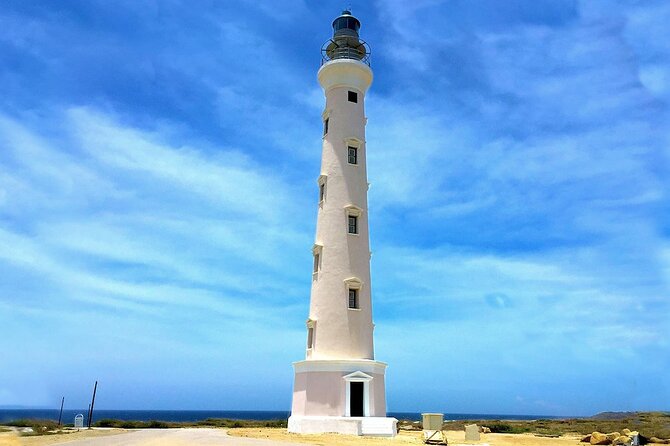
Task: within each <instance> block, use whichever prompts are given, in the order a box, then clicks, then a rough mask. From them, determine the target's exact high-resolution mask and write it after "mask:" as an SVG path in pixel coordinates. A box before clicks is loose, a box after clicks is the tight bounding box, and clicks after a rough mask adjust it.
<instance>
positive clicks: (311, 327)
mask: <svg viewBox="0 0 670 446" xmlns="http://www.w3.org/2000/svg"><path fill="white" fill-rule="evenodd" d="M315 333H316V321H315V320H314V319H307V350H308V351H307V357H310V356H311V352H310V351H309V350H311V349H312V348H314V335H315Z"/></svg>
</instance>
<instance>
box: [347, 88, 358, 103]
mask: <svg viewBox="0 0 670 446" xmlns="http://www.w3.org/2000/svg"><path fill="white" fill-rule="evenodd" d="M349 102H354V103H357V102H358V93H356V92H355V91H349Z"/></svg>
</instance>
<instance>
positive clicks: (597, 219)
mask: <svg viewBox="0 0 670 446" xmlns="http://www.w3.org/2000/svg"><path fill="white" fill-rule="evenodd" d="M352 6H353V7H354V12H355V13H356V14H357V15H359V16H360V17H361V19H362V21H363V29H362V33H363V37H364V38H365V39H366V40H368V41H369V42H370V43H371V45H372V47H373V69H374V70H375V82H374V85H373V87H372V89H371V90H370V93H369V94H368V96H367V99H366V108H367V109H366V114H367V116H368V118H369V122H368V126H367V135H366V137H367V149H368V160H369V166H368V172H369V180H370V182H371V183H372V186H371V188H370V199H369V202H370V222H371V225H372V227H371V234H372V237H373V238H372V245H373V250H374V256H373V257H372V262H373V277H374V283H373V290H374V299H375V300H374V307H375V319H376V322H377V328H376V341H377V356H378V357H379V359H381V360H385V361H388V362H389V363H390V365H391V367H390V368H389V380H388V382H389V388H388V394H389V395H388V398H389V403H390V408H391V409H395V410H422V411H425V410H436V411H447V412H455V411H462V412H498V413H500V412H510V413H520V412H527V413H529V412H532V413H556V414H589V413H591V412H595V411H599V410H612V409H646V408H655V407H654V406H657V405H658V404H659V403H658V401H661V400H662V399H663V398H662V397H664V396H665V395H666V394H667V389H669V388H670V383H668V382H667V379H666V378H664V376H665V375H667V374H666V373H664V370H665V368H667V364H668V361H670V356H669V352H670V346H669V345H668V341H667V339H668V338H669V337H670V332H668V330H669V329H668V327H670V319H669V318H670V308H669V307H668V303H667V302H668V301H667V298H668V295H669V294H670V260H669V259H670V255H669V254H668V252H669V248H668V246H670V245H669V242H668V234H669V231H668V219H667V214H668V209H670V206H669V205H668V203H669V202H668V196H667V190H668V187H669V186H670V184H669V183H668V181H669V180H668V178H670V175H668V156H670V152H669V151H668V147H670V145H669V144H668V143H669V142H670V139H669V138H668V136H669V132H668V124H667V123H668V122H669V121H668V90H667V88H666V87H667V85H666V84H667V82H665V80H666V79H667V78H668V76H667V71H668V70H667V67H668V66H670V54H669V53H668V49H667V45H664V42H667V38H666V34H667V32H666V23H667V21H668V16H669V15H670V9H668V5H667V4H666V2H663V1H648V2H644V3H640V2H622V3H621V4H619V5H618V7H617V8H612V7H611V5H607V4H604V3H603V4H601V3H595V2H579V1H574V2H572V1H569V2H555V1H549V0H547V1H540V2H537V1H533V2H530V1H524V0H514V1H509V2H507V1H506V2H496V1H488V0H482V1H478V2H463V1H439V0H428V1H415V2H413V3H412V4H407V3H406V2H399V1H397V0H384V1H381V0H380V1H377V2H374V3H370V2H367V3H365V2H359V3H355V4H354V5H352ZM340 8H341V5H338V4H335V3H333V2H330V3H327V5H326V6H324V5H319V6H318V7H316V6H314V5H310V4H309V3H307V2H304V1H295V2H291V3H289V4H287V5H283V6H282V8H281V11H278V10H277V5H275V4H274V3H272V4H271V3H270V2H260V3H259V2H256V3H253V4H251V3H249V4H242V3H237V2H233V3H225V4H223V3H222V4H218V5H210V7H209V8H208V9H206V10H205V9H202V10H199V9H193V8H190V7H188V6H187V5H186V4H180V3H179V2H177V3H169V4H168V3H163V4H154V5H142V4H138V3H136V2H125V3H123V2H122V3H119V4H116V5H115V6H114V8H110V7H109V5H106V4H105V3H104V2H85V3H78V4H77V3H72V4H69V5H67V6H63V5H58V6H55V5H49V6H43V5H42V6H40V7H37V6H35V5H29V4H25V5H18V4H16V5H11V6H10V5H5V6H4V7H0V24H1V25H2V26H1V28H2V29H3V30H4V31H3V32H2V33H0V57H2V58H3V60H5V61H7V62H6V63H5V64H3V66H2V68H1V69H0V81H1V82H0V84H1V85H2V86H3V87H2V88H3V94H2V95H0V98H1V99H0V327H2V328H0V339H2V340H3V341H0V348H1V349H2V351H3V353H4V354H5V355H6V358H8V361H11V363H12V364H13V367H12V368H11V369H7V368H3V367H0V382H3V386H2V387H0V404H4V403H11V404H15V403H21V402H22V401H17V400H16V399H17V398H19V399H23V400H24V401H26V402H28V403H30V404H40V403H41V404H45V403H46V401H47V399H48V398H52V397H53V398H55V396H56V395H60V394H61V390H62V389H63V388H64V387H65V388H66V389H67V390H68V391H69V392H72V394H73V395H77V397H76V398H80V399H81V400H82V401H84V399H83V398H85V396H86V395H85V394H87V393H88V389H86V390H85V392H84V391H81V390H79V388H80V387H81V384H80V382H79V380H90V379H92V378H91V377H92V376H98V377H99V378H100V379H101V380H102V381H104V382H105V383H106V384H105V385H106V386H109V387H108V389H109V393H103V394H102V400H101V404H103V406H105V405H106V406H108V407H113V406H116V407H148V406H151V405H153V406H156V407H191V408H201V407H211V408H249V409H250V408H277V409H285V408H286V407H288V404H289V400H290V385H291V379H292V378H291V369H290V365H289V364H290V362H291V361H293V360H297V359H300V358H301V357H302V355H303V354H304V352H303V344H304V318H305V317H306V316H307V306H308V296H309V286H310V252H309V248H310V247H311V243H312V239H313V231H314V224H315V216H316V208H315V204H316V203H315V201H316V192H317V191H316V187H315V181H314V180H315V179H316V177H317V175H318V173H319V156H320V148H321V141H320V136H321V135H320V124H321V123H320V112H321V110H322V107H323V95H322V92H321V91H320V89H319V88H318V85H317V83H316V80H315V72H316V70H317V69H318V63H319V53H318V48H319V45H320V44H321V43H322V42H323V41H324V40H325V39H326V38H327V37H328V34H329V29H328V26H329V23H330V20H332V18H333V16H334V15H335V14H337V13H338V12H339V11H340ZM100 17H104V18H105V20H100ZM399 333H400V334H402V336H399V335H398V334H399ZM10 339H21V340H22V341H21V343H20V344H18V343H12V342H10V341H9V340H10ZM54 339H55V340H57V342H60V343H65V342H67V343H68V344H69V343H71V342H72V339H76V342H77V343H79V344H80V348H79V352H80V353H79V354H78V355H75V356H76V357H68V358H67V359H63V355H62V354H60V352H59V351H54V350H53V349H52V348H50V345H51V343H52V341H53V340H54ZM427 340H428V341H427ZM427 343H429V345H430V346H431V349H432V350H431V352H430V358H429V359H430V361H432V362H434V364H435V365H436V367H426V366H425V364H426V363H427V358H426V354H425V349H424V348H423V347H421V346H425V345H426V344H427ZM26 351H31V352H36V354H35V355H26V353H25V352H26ZM194 364H197V365H198V366H197V367H194ZM622 364H625V365H626V366H625V367H622V366H621V365H622ZM629 364H642V366H640V367H629V366H628V365H629ZM45 369H48V370H50V371H49V372H46V371H44V370H45ZM196 369H197V370H196ZM157 370H158V371H161V372H160V375H161V376H160V377H156V375H157V372H156V371H157ZM269 371H271V373H270V372H269ZM664 380H665V381H664ZM416 382H433V383H435V385H434V386H430V391H428V390H427V389H417V387H416V385H415V383H416ZM133 386H136V387H133ZM143 386H146V388H149V387H150V388H151V389H152V390H155V391H152V392H151V394H150V395H149V394H148V393H147V391H146V390H143V388H142V387H143ZM25 388H31V389H33V390H34V391H31V392H24V391H22V390H21V389H25ZM168 389H169V391H167V390H168ZM435 389H437V390H435ZM631 389H635V390H634V392H633V391H632V390H631ZM129 394H132V395H129ZM114 395H116V396H114ZM119 395H121V396H119ZM665 399H667V398H665ZM256 401H266V403H267V404H265V405H264V407H260V406H249V404H256ZM585 401H586V402H585ZM621 401H626V404H623V403H620V402H621ZM82 404H84V403H82Z"/></svg>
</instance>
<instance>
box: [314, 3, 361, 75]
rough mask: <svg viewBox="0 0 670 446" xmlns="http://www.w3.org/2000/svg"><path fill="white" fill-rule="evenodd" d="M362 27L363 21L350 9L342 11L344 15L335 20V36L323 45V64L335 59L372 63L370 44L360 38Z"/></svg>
mask: <svg viewBox="0 0 670 446" xmlns="http://www.w3.org/2000/svg"><path fill="white" fill-rule="evenodd" d="M360 28H361V22H360V21H359V20H358V19H357V18H356V17H354V16H353V15H351V12H350V11H347V10H345V11H342V15H340V16H339V17H338V18H336V19H335V20H334V21H333V37H332V38H331V39H330V40H328V41H327V42H326V43H324V44H323V46H322V47H321V64H322V65H323V64H324V63H326V62H328V61H330V60H335V59H353V60H359V61H361V62H363V63H365V64H367V65H370V46H369V45H368V44H367V43H365V41H363V40H361V39H360V38H359V36H358V31H359V30H360Z"/></svg>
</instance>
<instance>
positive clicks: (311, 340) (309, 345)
mask: <svg viewBox="0 0 670 446" xmlns="http://www.w3.org/2000/svg"><path fill="white" fill-rule="evenodd" d="M312 345H314V328H313V327H309V328H308V329H307V348H312Z"/></svg>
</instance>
